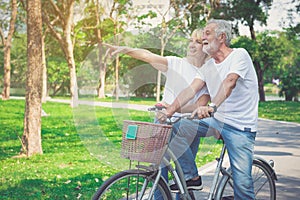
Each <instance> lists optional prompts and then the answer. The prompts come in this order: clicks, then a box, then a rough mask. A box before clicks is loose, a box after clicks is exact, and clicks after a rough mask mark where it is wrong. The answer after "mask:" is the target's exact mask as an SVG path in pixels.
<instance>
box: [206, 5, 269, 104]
mask: <svg viewBox="0 0 300 200" xmlns="http://www.w3.org/2000/svg"><path fill="white" fill-rule="evenodd" d="M272 2H273V0H246V1H245V0H227V1H224V2H222V3H221V4H220V6H219V7H218V8H216V9H214V11H213V13H212V16H211V17H218V18H220V17H221V18H223V19H227V20H232V21H236V23H237V24H238V23H239V22H240V23H242V24H243V25H245V26H248V27H249V30H250V35H251V39H252V40H253V41H256V35H255V29H254V23H255V22H259V23H261V24H263V25H266V24H267V19H268V13H267V11H268V10H269V9H270V7H271V5H272ZM237 24H236V25H235V27H237ZM258 45H259V44H258ZM253 63H254V66H255V69H256V71H257V75H258V87H259V97H260V101H265V100H266V98H265V92H264V85H263V83H264V80H263V72H264V69H263V66H261V65H260V62H259V61H257V60H255V59H254V62H253Z"/></svg>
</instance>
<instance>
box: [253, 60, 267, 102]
mask: <svg viewBox="0 0 300 200" xmlns="http://www.w3.org/2000/svg"><path fill="white" fill-rule="evenodd" d="M254 66H255V69H256V73H257V79H258V92H259V101H266V97H265V90H264V78H263V77H264V71H263V70H262V69H261V66H260V64H259V62H257V61H254Z"/></svg>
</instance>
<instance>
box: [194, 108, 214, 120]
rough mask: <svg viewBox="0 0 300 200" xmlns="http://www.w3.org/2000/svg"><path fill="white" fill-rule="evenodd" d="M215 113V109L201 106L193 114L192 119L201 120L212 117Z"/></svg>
mask: <svg viewBox="0 0 300 200" xmlns="http://www.w3.org/2000/svg"><path fill="white" fill-rule="evenodd" d="M213 113H214V109H213V108H212V107H210V106H199V107H198V108H197V109H196V110H194V112H193V113H192V115H191V117H192V118H194V117H195V116H196V117H198V118H199V119H203V118H206V117H211V115H212V114H213Z"/></svg>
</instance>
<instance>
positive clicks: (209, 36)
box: [202, 24, 220, 56]
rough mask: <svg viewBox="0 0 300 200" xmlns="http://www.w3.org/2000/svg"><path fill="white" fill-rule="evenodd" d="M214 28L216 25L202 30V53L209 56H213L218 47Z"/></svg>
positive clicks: (209, 25) (218, 42) (218, 43)
mask: <svg viewBox="0 0 300 200" xmlns="http://www.w3.org/2000/svg"><path fill="white" fill-rule="evenodd" d="M216 26H217V25H216V24H208V25H207V26H206V27H205V28H204V31H203V36H202V43H203V52H205V53H207V54H208V55H211V56H213V55H214V54H215V53H216V52H217V51H218V50H219V47H220V41H219V39H218V38H217V34H216V32H215V30H216Z"/></svg>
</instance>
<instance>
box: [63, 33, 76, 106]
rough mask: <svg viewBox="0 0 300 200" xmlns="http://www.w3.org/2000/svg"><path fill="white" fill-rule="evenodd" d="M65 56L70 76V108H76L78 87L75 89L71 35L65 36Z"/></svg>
mask: <svg viewBox="0 0 300 200" xmlns="http://www.w3.org/2000/svg"><path fill="white" fill-rule="evenodd" d="M64 49H65V54H66V59H67V63H68V67H69V74H70V95H71V104H70V105H71V107H72V108H73V107H77V106H78V87H77V76H76V66H75V60H74V54H73V44H72V40H71V34H68V35H67V38H66V46H65V48H64Z"/></svg>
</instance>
